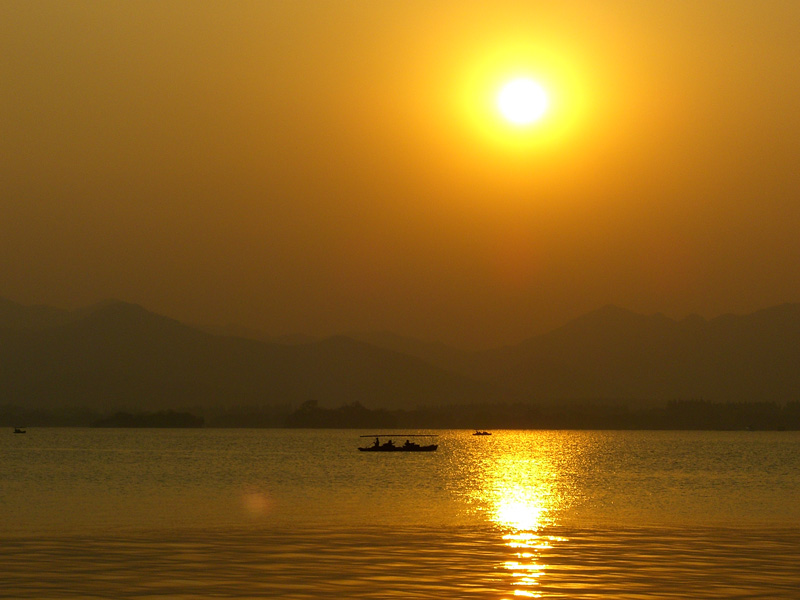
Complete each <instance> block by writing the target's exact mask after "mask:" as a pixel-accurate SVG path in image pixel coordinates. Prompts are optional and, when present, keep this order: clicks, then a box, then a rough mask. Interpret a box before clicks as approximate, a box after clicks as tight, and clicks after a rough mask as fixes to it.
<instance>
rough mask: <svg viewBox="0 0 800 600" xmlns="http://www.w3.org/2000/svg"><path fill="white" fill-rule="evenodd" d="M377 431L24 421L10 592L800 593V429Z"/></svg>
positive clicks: (1, 510) (3, 478)
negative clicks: (378, 434)
mask: <svg viewBox="0 0 800 600" xmlns="http://www.w3.org/2000/svg"><path fill="white" fill-rule="evenodd" d="M362 433H373V432H369V431H366V432H362V431H358V430H335V431H328V430H324V431H323V430H214V429H209V430H205V429H203V430H96V429H66V428H65V429H32V430H29V432H28V433H27V434H25V435H13V434H12V433H11V431H10V430H9V431H7V433H4V434H2V435H0V465H1V466H2V469H0V539H2V544H1V545H0V598H36V599H46V598H120V599H133V598H148V599H152V598H176V599H182V598H186V599H189V598H193V599H194V598H215V599H216V598H290V599H317V598H331V599H333V598H374V599H380V598H403V599H408V598H419V599H422V598H426V599H427V598H452V599H458V598H487V599H495V600H501V599H509V600H510V599H512V598H517V597H536V598H604V599H611V598H614V599H617V598H619V599H623V598H624V599H639V600H641V599H645V598H696V599H704V598H787V599H788V598H792V599H798V598H800V568H799V567H798V565H800V434H799V433H797V432H607V431H603V432H574V431H569V432H558V431H556V432H547V431H495V432H494V434H493V435H492V436H483V437H477V436H473V435H471V432H469V431H431V432H426V431H416V432H409V433H437V434H438V436H439V437H438V438H437V440H438V443H439V450H438V451H437V452H434V453H419V454H407V453H392V454H386V453H363V452H358V451H357V450H356V448H357V446H358V445H359V444H361V445H367V444H368V443H369V442H370V440H369V439H360V438H359V435H361V434H362ZM398 440H399V441H400V442H402V441H404V438H403V437H402V436H399V437H398Z"/></svg>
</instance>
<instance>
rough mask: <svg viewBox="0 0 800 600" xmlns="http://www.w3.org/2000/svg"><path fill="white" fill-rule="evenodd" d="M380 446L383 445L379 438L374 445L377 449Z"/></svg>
mask: <svg viewBox="0 0 800 600" xmlns="http://www.w3.org/2000/svg"><path fill="white" fill-rule="evenodd" d="M380 445H381V442H380V440H379V439H378V438H375V443H374V444H373V446H375V447H376V448H377V447H378V446H380Z"/></svg>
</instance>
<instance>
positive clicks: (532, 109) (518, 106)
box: [497, 77, 550, 125]
mask: <svg viewBox="0 0 800 600" xmlns="http://www.w3.org/2000/svg"><path fill="white" fill-rule="evenodd" d="M549 105H550V100H549V99H548V97H547V92H545V91H544V88H543V87H542V86H541V85H539V84H538V83H537V82H535V81H534V80H533V79H528V78H527V77H518V78H516V79H512V80H511V81H509V82H508V83H506V84H505V85H504V86H503V87H502V88H501V89H500V92H499V93H498V94H497V108H498V110H499V111H500V113H501V114H502V115H503V117H505V119H506V120H507V121H509V122H511V123H513V124H515V125H530V124H531V123H535V122H536V121H538V120H539V119H541V118H542V117H543V116H544V114H545V112H547V108H548V106H549Z"/></svg>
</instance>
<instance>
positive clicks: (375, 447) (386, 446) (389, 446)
mask: <svg viewBox="0 0 800 600" xmlns="http://www.w3.org/2000/svg"><path fill="white" fill-rule="evenodd" d="M361 437H374V438H375V441H374V442H373V444H372V445H371V446H367V447H366V448H359V450H360V451H361V452H433V451H434V450H436V449H437V448H438V447H439V445H438V444H428V445H426V446H422V445H420V444H417V443H415V442H412V441H411V440H409V439H408V438H412V437H436V436H435V435H421V434H416V435H380V434H379V435H362V436H361ZM398 437H402V438H406V441H405V443H404V444H402V445H400V446H398V445H396V444H395V443H394V440H393V439H392V438H398ZM381 438H384V439H386V440H387V441H385V442H384V443H381V441H380V440H381Z"/></svg>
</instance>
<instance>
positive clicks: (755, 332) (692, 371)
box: [0, 299, 800, 411]
mask: <svg viewBox="0 0 800 600" xmlns="http://www.w3.org/2000/svg"><path fill="white" fill-rule="evenodd" d="M247 335H249V334H248V333H247V332H245V331H244V330H242V331H241V332H239V334H238V335H230V334H227V333H224V332H217V333H211V332H209V331H204V330H201V329H199V328H197V327H191V326H188V325H185V324H182V323H180V322H178V321H176V320H174V319H170V318H167V317H164V316H161V315H157V314H155V313H152V312H149V311H147V310H145V309H144V308H142V307H140V306H137V305H134V304H129V303H126V302H120V301H108V302H104V303H101V304H99V305H96V306H92V307H89V308H85V309H81V310H77V311H66V310H61V309H57V308H52V307H44V306H23V305H20V304H17V303H14V302H11V301H9V300H4V299H0V405H18V406H25V407H28V408H42V409H52V408H63V407H85V408H90V409H93V410H102V411H112V410H118V409H128V410H164V409H182V408H187V407H200V408H204V407H205V408H208V407H215V408H226V407H236V406H253V407H258V406H261V407H267V406H277V405H299V404H300V403H302V402H304V401H307V400H316V401H317V402H319V404H320V405H323V406H339V405H342V404H348V403H353V402H360V403H361V404H363V405H365V406H368V407H371V408H392V409H397V408H407V409H411V408H417V407H420V406H447V405H459V404H462V405H463V404H471V403H495V402H500V401H502V402H518V401H526V402H527V401H533V402H552V401H563V400H615V401H622V402H627V403H629V404H631V405H636V406H642V405H647V404H657V403H663V402H665V401H667V400H673V399H703V400H708V401H735V402H739V401H742V402H745V401H747V402H754V401H774V402H779V403H783V402H787V401H797V400H800V368H798V366H800V305H798V304H784V305H781V306H776V307H773V308H768V309H765V310H761V311H758V312H755V313H752V314H749V315H744V316H733V315H725V316H721V317H718V318H715V319H711V320H705V319H703V318H701V317H697V316H694V317H689V318H686V319H683V320H681V321H675V320H673V319H669V318H667V317H665V316H663V315H659V314H656V315H649V316H644V315H640V314H636V313H633V312H631V311H628V310H624V309H621V308H617V307H613V306H607V307H604V308H601V309H599V310H596V311H593V312H591V313H589V314H587V315H584V316H582V317H580V318H578V319H575V320H574V321H571V322H569V323H567V324H566V325H564V326H563V327H561V328H559V329H556V330H554V331H551V332H549V333H546V334H544V335H540V336H536V337H533V338H531V339H529V340H527V341H525V342H523V343H521V344H517V345H513V346H507V347H503V348H498V349H494V350H489V351H483V352H467V351H461V350H457V349H454V348H450V347H448V346H445V345H442V344H430V343H425V342H420V341H418V340H413V339H409V338H403V337H400V336H396V335H393V334H389V333H382V334H353V335H349V336H335V337H331V338H327V339H323V340H317V341H304V340H293V341H292V343H288V342H287V343H278V342H276V341H267V340H265V339H251V338H248V337H243V336H247ZM252 337H256V336H255V335H253V336H252Z"/></svg>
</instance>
